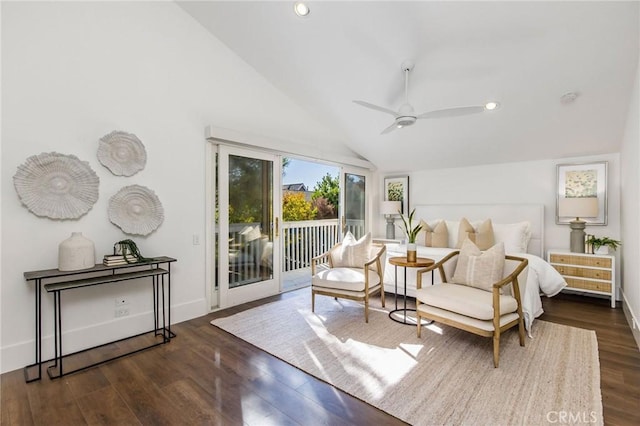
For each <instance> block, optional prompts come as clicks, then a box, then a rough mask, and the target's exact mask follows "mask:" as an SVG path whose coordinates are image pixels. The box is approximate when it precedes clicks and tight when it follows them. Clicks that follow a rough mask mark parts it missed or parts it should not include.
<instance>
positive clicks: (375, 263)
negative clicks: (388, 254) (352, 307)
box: [311, 243, 386, 322]
mask: <svg viewBox="0 0 640 426" xmlns="http://www.w3.org/2000/svg"><path fill="white" fill-rule="evenodd" d="M342 249H343V247H342V244H340V243H338V244H336V245H335V246H334V247H333V248H332V249H331V250H329V251H328V252H326V253H323V254H321V255H320V256H317V257H314V258H313V259H312V260H311V275H312V278H311V311H312V312H313V311H315V297H316V295H323V296H330V297H334V298H343V299H351V300H357V301H362V302H364V319H365V322H369V297H370V296H373V295H375V294H378V293H380V298H381V300H382V306H383V307H384V288H383V283H382V277H384V266H385V263H386V262H385V257H384V254H385V251H386V246H385V245H383V244H369V245H367V253H366V260H365V259H363V260H364V261H363V262H358V261H356V262H355V263H352V264H344V262H340V261H339V260H340V254H341V251H342ZM357 257H358V256H356V258H357Z"/></svg>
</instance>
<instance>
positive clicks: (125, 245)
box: [103, 239, 153, 266]
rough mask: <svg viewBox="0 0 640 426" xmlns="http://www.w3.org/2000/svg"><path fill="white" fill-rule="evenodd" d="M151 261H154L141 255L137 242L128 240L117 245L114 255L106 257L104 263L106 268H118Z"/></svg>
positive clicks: (114, 248) (115, 245) (114, 247)
mask: <svg viewBox="0 0 640 426" xmlns="http://www.w3.org/2000/svg"><path fill="white" fill-rule="evenodd" d="M151 260H153V259H149V258H146V257H144V256H143V255H142V253H140V250H139V249H138V245H137V244H136V242H135V241H133V240H129V239H127V240H122V241H118V242H117V243H115V244H114V245H113V254H112V255H105V256H104V260H103V263H104V265H105V266H118V265H126V264H128V263H139V262H148V261H151Z"/></svg>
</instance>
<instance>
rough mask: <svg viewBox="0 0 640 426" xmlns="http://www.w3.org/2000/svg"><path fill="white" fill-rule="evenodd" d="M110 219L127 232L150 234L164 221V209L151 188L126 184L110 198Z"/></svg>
mask: <svg viewBox="0 0 640 426" xmlns="http://www.w3.org/2000/svg"><path fill="white" fill-rule="evenodd" d="M109 220H110V221H111V222H112V223H113V224H115V225H117V226H118V227H120V229H122V230H123V231H124V232H126V233H127V234H136V235H148V234H150V233H151V232H153V231H155V230H156V229H157V228H158V227H159V226H160V224H161V223H162V222H163V221H164V209H163V207H162V204H161V203H160V199H159V198H158V197H157V196H156V194H155V192H153V191H152V190H150V189H149V188H147V187H145V186H140V185H130V186H125V187H124V188H122V189H121V190H120V191H118V193H117V194H115V195H114V196H113V197H111V199H110V200H109Z"/></svg>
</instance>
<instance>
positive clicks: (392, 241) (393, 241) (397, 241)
mask: <svg viewBox="0 0 640 426" xmlns="http://www.w3.org/2000/svg"><path fill="white" fill-rule="evenodd" d="M371 241H373V242H374V243H378V244H402V240H401V239H399V238H396V239H391V238H383V237H380V238H377V237H372V238H371Z"/></svg>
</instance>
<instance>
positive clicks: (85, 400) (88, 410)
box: [78, 387, 142, 425]
mask: <svg viewBox="0 0 640 426" xmlns="http://www.w3.org/2000/svg"><path fill="white" fill-rule="evenodd" d="M78 406H79V407H80V410H81V411H82V415H83V416H84V418H85V419H86V421H87V423H88V424H90V425H140V424H142V423H141V422H140V421H139V420H138V418H137V417H136V415H135V414H134V413H133V411H132V410H131V409H130V408H129V406H128V405H127V404H126V403H125V402H124V400H123V399H122V398H121V397H120V395H119V394H118V392H116V390H115V389H114V388H113V387H103V388H100V389H98V390H95V391H93V392H90V393H87V394H85V395H82V396H80V397H79V398H78Z"/></svg>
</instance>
